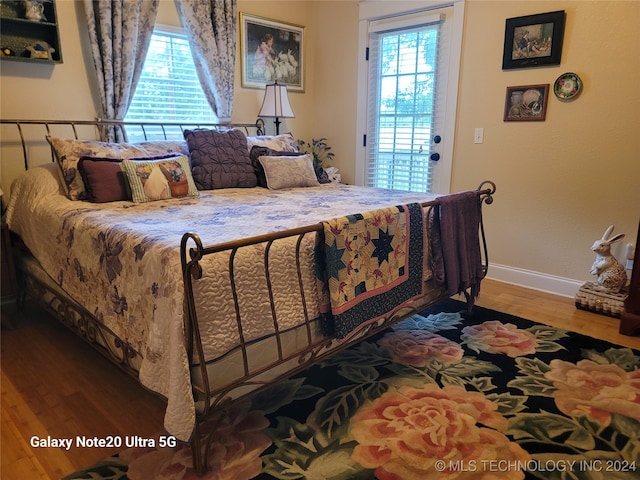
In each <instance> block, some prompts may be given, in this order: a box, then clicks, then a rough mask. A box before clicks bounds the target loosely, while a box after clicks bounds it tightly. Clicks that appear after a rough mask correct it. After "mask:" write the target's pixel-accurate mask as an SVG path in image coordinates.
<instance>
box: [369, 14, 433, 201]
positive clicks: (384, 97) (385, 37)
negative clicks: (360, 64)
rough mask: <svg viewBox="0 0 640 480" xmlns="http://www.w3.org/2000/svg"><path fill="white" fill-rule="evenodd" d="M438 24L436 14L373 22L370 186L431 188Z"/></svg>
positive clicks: (413, 189)
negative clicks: (399, 20)
mask: <svg viewBox="0 0 640 480" xmlns="http://www.w3.org/2000/svg"><path fill="white" fill-rule="evenodd" d="M412 17H413V16H412ZM440 24H441V21H440V16H438V15H431V16H429V17H426V18H425V16H424V15H423V16H422V17H421V18H420V17H418V18H416V17H413V18H409V19H404V20H403V21H402V23H400V22H397V21H396V22H389V21H386V22H382V23H378V22H371V24H370V28H369V79H370V86H369V95H368V108H367V111H368V128H367V167H366V181H367V184H368V185H370V186H374V187H380V188H392V189H400V190H410V191H420V192H425V191H431V181H432V178H431V166H432V160H430V156H431V144H432V136H433V135H434V117H435V115H437V111H436V103H437V102H436V100H437V97H436V90H437V88H436V87H437V82H436V78H437V77H436V74H437V68H438V54H439V37H440Z"/></svg>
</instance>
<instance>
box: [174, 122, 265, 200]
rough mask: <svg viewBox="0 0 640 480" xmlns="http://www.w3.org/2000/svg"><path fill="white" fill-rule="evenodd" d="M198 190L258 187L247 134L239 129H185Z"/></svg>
mask: <svg viewBox="0 0 640 480" xmlns="http://www.w3.org/2000/svg"><path fill="white" fill-rule="evenodd" d="M184 138H185V139H186V141H187V145H188V146H189V153H190V154H191V169H192V171H193V180H194V181H195V184H196V187H197V188H198V190H213V189H216V188H234V187H255V186H256V185H257V179H256V174H255V172H254V170H253V166H251V159H250V158H249V151H248V150H247V137H246V136H245V134H244V133H242V132H241V131H240V130H225V131H218V130H207V129H197V130H185V131H184Z"/></svg>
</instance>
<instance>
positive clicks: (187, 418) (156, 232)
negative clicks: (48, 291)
mask: <svg viewBox="0 0 640 480" xmlns="http://www.w3.org/2000/svg"><path fill="white" fill-rule="evenodd" d="M56 168H57V167H56V166H55V165H46V166H40V167H36V168H32V169H30V170H29V171H28V172H26V173H25V174H23V175H22V176H21V177H20V178H19V179H18V180H17V181H16V182H15V183H14V185H13V188H12V195H11V198H10V202H9V209H8V212H7V222H8V225H9V227H10V229H11V230H12V231H14V232H16V233H18V234H19V235H20V236H21V237H22V239H23V241H24V242H25V244H26V245H27V247H28V248H29V249H30V250H31V252H32V253H33V254H34V256H35V257H36V258H37V259H38V261H39V262H40V264H41V266H42V267H43V269H44V270H45V271H46V272H47V273H48V275H49V276H51V277H52V279H54V280H55V281H56V283H57V284H58V285H60V286H61V288H63V289H64V290H65V291H66V292H67V293H68V294H69V295H70V296H71V297H72V298H74V299H76V300H77V301H78V303H80V304H82V305H83V306H84V307H85V308H86V309H87V310H88V311H90V312H92V313H93V314H94V315H95V316H96V317H97V318H98V319H100V320H101V321H102V322H104V324H105V325H106V326H107V327H108V328H110V329H111V330H112V331H113V332H114V333H116V334H117V335H118V336H119V337H120V338H122V339H123V340H126V341H128V342H129V343H130V344H131V345H132V346H133V347H134V348H135V349H136V350H137V351H138V352H139V353H140V354H141V355H142V357H143V361H142V365H141V369H140V381H141V383H142V384H143V385H144V386H146V387H147V388H149V389H151V390H153V391H155V392H158V393H160V394H162V395H163V396H165V397H166V398H167V401H168V402H167V410H166V414H165V428H166V429H167V431H168V432H169V433H171V434H172V435H175V436H176V437H178V438H179V439H181V440H188V439H189V437H190V435H191V432H192V430H193V426H194V421H195V408H194V400H193V395H192V391H191V383H190V373H189V365H188V360H187V354H186V350H185V344H184V337H183V300H184V298H183V293H184V292H183V281H182V271H181V265H180V249H179V246H180V240H181V238H182V235H183V233H185V232H195V233H197V234H198V235H199V236H200V238H201V240H202V242H203V244H204V245H205V246H209V245H214V244H219V243H223V242H227V241H232V240H239V239H243V238H248V237H252V236H255V235H259V234H264V233H271V232H276V231H281V230H286V229H289V228H294V227H300V226H305V225H312V224H316V223H319V222H321V221H323V220H327V219H331V218H334V217H338V216H344V215H348V214H352V213H359V212H366V211H369V210H373V209H377V208H381V207H386V206H394V205H400V204H407V203H411V202H416V201H428V200H432V199H433V198H434V196H432V195H428V194H418V193H409V192H398V191H390V190H375V189H371V188H365V187H355V186H348V185H338V184H328V185H320V186H316V187H307V188H293V189H285V190H278V191H273V190H268V189H265V188H259V187H258V188H249V189H225V190H213V191H203V192H201V195H200V197H197V198H193V197H189V198H183V199H172V200H161V201H157V202H150V203H143V204H136V203H132V202H113V203H107V204H92V203H87V202H81V201H71V200H69V199H67V197H66V196H65V195H64V193H63V192H62V190H61V188H60V184H59V181H58V172H57V171H56ZM284 263H286V262H284ZM283 270H286V265H284V267H283ZM283 274H287V272H286V271H284V273H283ZM251 276H252V274H251V269H248V270H247V274H246V276H245V277H246V278H244V279H243V281H247V282H249V285H250V277H251ZM213 277H215V275H214V276H213ZM215 288H216V285H215V283H212V284H211V285H209V286H208V287H207V288H204V289H203V290H202V292H209V294H207V295H206V296H205V295H204V294H201V295H199V297H209V296H211V297H213V298H199V302H208V301H214V302H216V301H218V300H217V299H216V298H215V297H219V296H220V295H217V296H216V295H213V294H211V292H212V291H214V290H215ZM249 288H250V287H249ZM212 289H213V290H212ZM258 308H262V306H258ZM213 310H214V311H215V308H214V309H213ZM252 317H253V316H252V315H251V314H249V315H246V316H243V322H250V321H251V318H252ZM259 317H260V316H259V315H256V316H255V318H259ZM200 321H201V322H202V319H200ZM206 328H207V327H206V326H205V327H204V329H205V330H206ZM260 331H261V330H260V329H259V328H258V329H257V330H256V332H255V334H254V335H255V336H259V335H260ZM224 332H225V330H224V329H220V328H212V329H211V328H210V334H209V335H207V342H209V343H210V344H209V345H207V348H208V349H209V351H210V354H211V355H217V354H220V353H221V352H224V351H225V350H226V349H228V348H230V347H232V346H233V343H234V342H235V341H236V340H235V339H231V340H230V339H229V338H226V336H225V334H224Z"/></svg>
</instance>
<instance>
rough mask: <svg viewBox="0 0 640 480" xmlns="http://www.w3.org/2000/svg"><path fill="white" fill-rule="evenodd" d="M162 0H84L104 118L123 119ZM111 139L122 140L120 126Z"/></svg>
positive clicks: (140, 70) (107, 133)
mask: <svg viewBox="0 0 640 480" xmlns="http://www.w3.org/2000/svg"><path fill="white" fill-rule="evenodd" d="M159 1H160V0H109V1H100V0H84V6H85V14H86V17H87V24H88V26H89V40H90V42H91V51H92V53H93V62H94V65H95V68H96V74H97V77H98V90H99V92H100V101H101V103H102V118H104V119H107V120H122V119H124V117H125V115H126V114H127V110H128V108H129V105H130V103H131V99H132V98H133V93H134V92H135V89H136V85H137V83H138V80H139V78H140V73H141V72H142V66H143V64H144V59H145V57H146V55H147V50H148V48H149V42H150V40H151V34H152V33H153V27H154V25H155V22H156V16H157V14H158V4H159ZM106 138H107V140H108V141H115V140H117V141H122V140H123V138H122V132H120V131H119V130H117V131H113V129H112V130H111V131H109V132H106Z"/></svg>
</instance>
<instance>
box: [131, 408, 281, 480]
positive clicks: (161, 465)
mask: <svg viewBox="0 0 640 480" xmlns="http://www.w3.org/2000/svg"><path fill="white" fill-rule="evenodd" d="M249 407H250V404H249V403H248V402H240V403H239V404H237V405H233V406H232V407H230V408H229V409H228V410H226V412H225V413H226V415H225V416H223V417H222V418H221V419H220V422H219V423H218V424H217V425H216V427H215V431H214V432H213V441H212V442H211V446H210V449H209V460H208V465H209V470H208V471H207V473H205V474H204V475H203V476H198V475H196V473H195V471H194V470H193V459H192V455H191V448H190V446H189V445H185V444H180V445H178V446H177V447H175V448H169V447H165V448H160V447H156V448H130V449H128V450H125V451H124V452H122V453H121V454H120V458H121V459H122V460H123V461H125V462H126V463H127V464H128V467H129V469H128V471H127V476H128V478H129V479H131V480H151V479H153V480H165V479H166V480H248V479H250V478H253V477H255V476H256V475H258V474H259V473H260V472H261V471H262V460H261V459H260V454H261V453H262V452H263V451H264V450H265V449H266V448H268V447H269V445H271V440H270V439H269V437H267V436H266V435H265V434H264V433H263V431H264V430H265V429H266V428H267V427H268V426H269V421H268V420H267V419H266V418H265V416H264V414H263V413H262V412H259V411H248V410H249ZM206 428H207V426H206V425H205V427H204V428H203V429H204V430H206ZM156 445H157V442H156Z"/></svg>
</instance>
